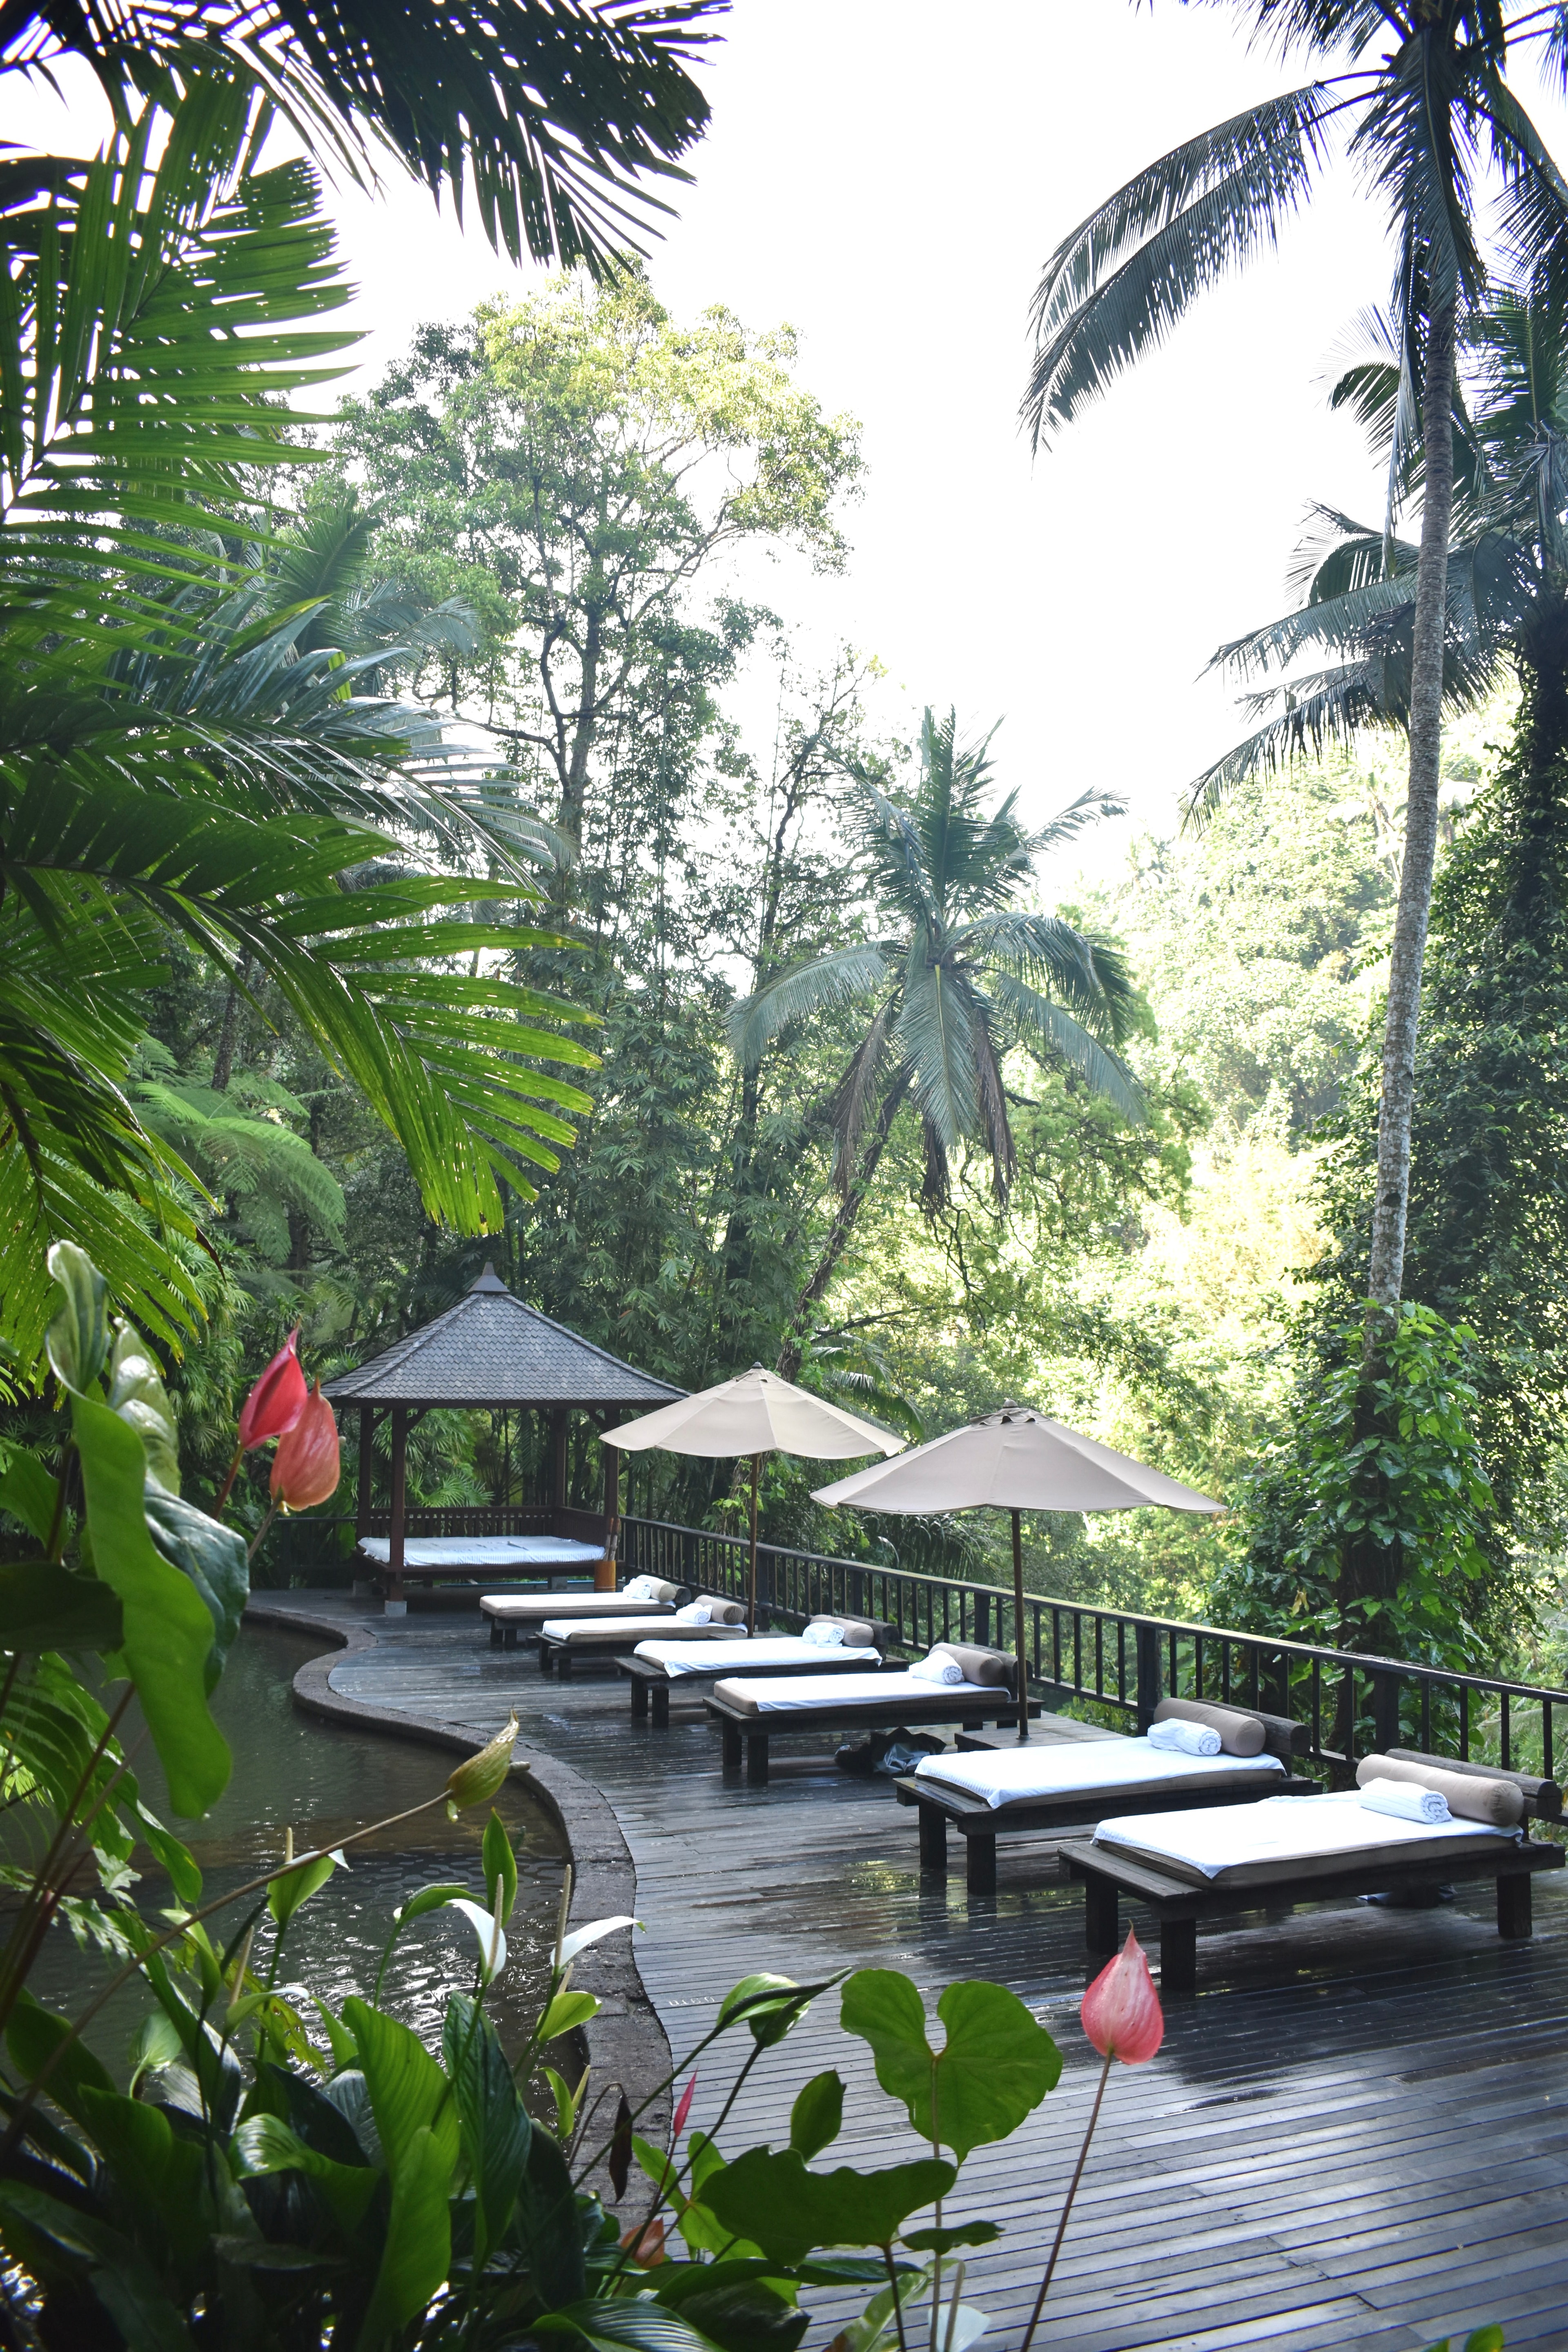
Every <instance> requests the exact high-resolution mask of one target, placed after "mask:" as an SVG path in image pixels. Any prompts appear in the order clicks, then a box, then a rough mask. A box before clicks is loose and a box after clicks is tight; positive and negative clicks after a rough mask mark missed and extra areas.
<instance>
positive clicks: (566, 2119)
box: [542, 2066, 587, 2145]
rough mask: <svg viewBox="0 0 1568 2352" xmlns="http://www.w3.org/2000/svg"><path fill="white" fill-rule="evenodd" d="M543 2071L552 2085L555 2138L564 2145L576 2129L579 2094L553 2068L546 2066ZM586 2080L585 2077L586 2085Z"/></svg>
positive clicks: (546, 2079)
mask: <svg viewBox="0 0 1568 2352" xmlns="http://www.w3.org/2000/svg"><path fill="white" fill-rule="evenodd" d="M542 2073H543V2075H544V2079H545V2081H546V2082H547V2083H548V2084H549V2085H550V2096H551V2099H552V2103H553V2105H554V2108H555V2137H556V2138H557V2139H558V2140H560V2141H561V2142H562V2143H563V2145H564V2144H565V2142H566V2141H567V2140H569V2139H570V2138H571V2137H572V2134H573V2132H574V2129H575V2128H576V2123H577V2099H578V2092H577V2091H574V2089H573V2088H572V2085H571V2084H570V2083H568V2082H567V2081H566V2079H565V2077H564V2076H563V2075H561V2074H557V2073H556V2071H555V2069H554V2067H553V2066H546V2067H544V2068H542ZM586 2080H587V2077H586V2076H584V2084H585V2083H586ZM579 2087H581V2086H579Z"/></svg>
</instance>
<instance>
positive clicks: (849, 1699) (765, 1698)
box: [714, 1653, 1007, 1721]
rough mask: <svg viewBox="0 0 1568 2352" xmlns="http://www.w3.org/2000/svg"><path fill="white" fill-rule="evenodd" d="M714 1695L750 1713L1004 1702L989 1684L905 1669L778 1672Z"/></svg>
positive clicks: (720, 1688)
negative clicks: (926, 1679) (937, 1678)
mask: <svg viewBox="0 0 1568 2352" xmlns="http://www.w3.org/2000/svg"><path fill="white" fill-rule="evenodd" d="M753 1654H754V1653H753ZM714 1696H715V1697H716V1698H727V1699H730V1700H732V1701H733V1703H734V1705H735V1706H739V1707H742V1708H744V1710H745V1712H746V1713H747V1714H748V1715H788V1714H790V1713H791V1712H792V1710H799V1709H803V1708H806V1707H813V1706H873V1705H875V1706H881V1705H882V1704H883V1703H884V1702H886V1704H887V1706H889V1707H890V1708H893V1709H895V1710H897V1709H899V1708H903V1709H906V1710H907V1709H908V1708H910V1707H917V1708H925V1709H927V1710H928V1711H929V1709H930V1708H931V1706H933V1705H940V1703H941V1702H942V1700H944V1699H953V1698H984V1699H989V1700H990V1701H991V1702H992V1704H993V1706H997V1707H1005V1706H1006V1705H1007V1693H1006V1692H1005V1690H1001V1689H996V1688H993V1687H992V1686H991V1685H987V1684H983V1683H948V1684H945V1685H944V1684H941V1683H922V1682H921V1681H920V1680H919V1679H918V1677H917V1676H916V1675H907V1674H906V1675H900V1674H885V1675H780V1676H779V1678H778V1680H777V1681H776V1682H756V1683H748V1682H743V1681H741V1682H729V1683H720V1684H719V1685H718V1687H717V1689H716V1690H715V1692H714ZM894 1719H895V1721H896V1720H897V1716H896V1713H895V1717H894ZM929 1719H930V1718H929V1712H928V1720H929ZM938 1720H940V1717H939V1718H938Z"/></svg>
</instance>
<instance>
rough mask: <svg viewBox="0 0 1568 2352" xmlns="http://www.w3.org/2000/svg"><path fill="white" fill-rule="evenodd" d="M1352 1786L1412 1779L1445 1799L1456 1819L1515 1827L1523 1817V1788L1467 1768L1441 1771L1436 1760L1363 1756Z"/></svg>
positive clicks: (1356, 1769) (1504, 1827)
mask: <svg viewBox="0 0 1568 2352" xmlns="http://www.w3.org/2000/svg"><path fill="white" fill-rule="evenodd" d="M1355 1777H1356V1786H1357V1787H1358V1788H1361V1789H1364V1788H1365V1786H1366V1784H1367V1782H1368V1781H1369V1780H1414V1781H1415V1785H1416V1787H1417V1788H1420V1789H1436V1791H1437V1794H1438V1795H1439V1796H1440V1797H1447V1800H1448V1811H1450V1812H1451V1813H1452V1814H1453V1815H1454V1817H1455V1819H1456V1820H1457V1821H1464V1822H1487V1823H1488V1824H1489V1826H1490V1827H1491V1828H1492V1829H1494V1830H1516V1829H1517V1828H1518V1827H1519V1825H1520V1823H1521V1821H1523V1819H1524V1791H1523V1790H1522V1789H1516V1788H1515V1787H1514V1785H1513V1782H1512V1781H1511V1780H1477V1779H1475V1778H1474V1777H1473V1775H1472V1774H1470V1773H1468V1772H1445V1771H1444V1770H1443V1769H1442V1767H1441V1766H1440V1765H1437V1764H1406V1763H1405V1762H1404V1761H1403V1760H1402V1759H1401V1758H1399V1757H1397V1756H1363V1758H1362V1759H1361V1762H1360V1763H1359V1764H1358V1765H1357V1766H1356V1768H1355Z"/></svg>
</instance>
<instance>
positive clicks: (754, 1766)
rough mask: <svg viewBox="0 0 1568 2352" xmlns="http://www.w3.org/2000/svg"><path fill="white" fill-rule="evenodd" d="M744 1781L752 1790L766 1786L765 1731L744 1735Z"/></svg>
mask: <svg viewBox="0 0 1568 2352" xmlns="http://www.w3.org/2000/svg"><path fill="white" fill-rule="evenodd" d="M746 1779H747V1780H748V1782H749V1783H750V1785H751V1786H752V1788H753V1789H765V1788H766V1787H767V1785H768V1735H767V1733H766V1732H765V1731H748V1732H747V1734H746Z"/></svg>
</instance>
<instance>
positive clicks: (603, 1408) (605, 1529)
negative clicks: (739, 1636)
mask: <svg viewBox="0 0 1568 2352" xmlns="http://www.w3.org/2000/svg"><path fill="white" fill-rule="evenodd" d="M683 1393H684V1391H682V1390H680V1389H677V1388H672V1387H671V1386H670V1385H669V1383H668V1381H658V1380H655V1379H654V1378H653V1376H652V1374H651V1373H648V1372H639V1371H638V1370H637V1369H636V1367H635V1366H634V1365H631V1364H624V1363H623V1362H622V1361H621V1360H620V1358H619V1357H618V1356H612V1355H611V1354H610V1353H609V1352H608V1350H607V1349H604V1348H596V1347H595V1346H594V1344H593V1342H592V1341H591V1340H589V1339H580V1338H579V1337H578V1335H577V1333H576V1332H575V1331H569V1330H567V1328H566V1327H565V1326H564V1324H561V1323H554V1322H552V1320H551V1318H550V1317H549V1316H548V1315H542V1314H540V1312H539V1310H538V1308H537V1307H529V1306H527V1305H525V1304H524V1302H523V1301H522V1300H521V1298H518V1297H514V1296H513V1294H512V1293H511V1292H510V1290H509V1289H508V1288H507V1286H506V1285H505V1283H504V1282H502V1281H501V1279H500V1276H499V1275H498V1274H497V1273H496V1270H495V1268H494V1266H493V1265H487V1266H486V1267H485V1270H484V1272H483V1274H481V1275H480V1276H479V1280H478V1281H477V1282H476V1283H474V1284H473V1285H472V1286H471V1287H470V1288H469V1289H468V1291H467V1292H466V1293H465V1294H464V1296H463V1297H461V1298H460V1299H459V1300H458V1304H457V1305H456V1307H448V1308H447V1312H446V1314H445V1315H437V1318H436V1319H435V1321H434V1322H431V1323H426V1324H425V1325H423V1326H422V1328H420V1329H419V1330H417V1331H411V1332H409V1333H408V1335H407V1337H406V1338H405V1339H399V1340H397V1341H396V1342H395V1344H394V1345H393V1346H392V1347H390V1348H388V1349H385V1351H384V1353H383V1354H381V1355H379V1356H374V1357H372V1359H371V1360H370V1361H369V1362H368V1363H366V1364H361V1365H360V1366H359V1367H358V1369H357V1370H354V1371H352V1372H343V1373H342V1374H340V1376H339V1377H338V1379H336V1380H335V1381H329V1382H328V1384H327V1389H326V1394H327V1396H328V1397H329V1399H330V1400H331V1402H332V1404H333V1405H335V1406H336V1407H337V1408H338V1409H339V1410H340V1411H348V1412H357V1413H358V1414H359V1514H358V1518H357V1520H356V1523H355V1535H356V1537H357V1538H358V1541H359V1544H360V1547H361V1558H362V1560H363V1563H364V1565H365V1566H366V1568H367V1569H372V1570H375V1571H377V1572H378V1573H379V1574H380V1575H381V1576H383V1577H384V1580H385V1586H386V1605H387V1609H388V1611H389V1612H401V1611H402V1610H403V1609H404V1608H405V1605H406V1604H405V1598H404V1583H405V1577H407V1578H409V1579H419V1580H425V1579H426V1578H428V1579H431V1580H437V1579H450V1578H453V1577H458V1578H463V1579H468V1578H472V1577H475V1576H484V1577H486V1578H488V1579H489V1580H491V1581H497V1582H505V1581H510V1580H513V1579H514V1578H515V1577H517V1576H524V1577H526V1576H529V1575H530V1574H540V1573H543V1574H547V1575H550V1574H551V1572H552V1570H558V1569H561V1568H565V1567H572V1568H576V1569H577V1570H578V1571H579V1572H581V1570H582V1569H583V1568H584V1567H586V1566H590V1565H591V1566H592V1567H593V1570H594V1581H595V1586H596V1587H597V1588H599V1589H600V1590H602V1591H613V1590H614V1587H615V1581H616V1538H617V1535H618V1531H619V1524H620V1459H619V1456H618V1454H616V1452H615V1450H614V1449H613V1448H612V1447H609V1446H606V1447H605V1448H604V1455H605V1487H604V1507H603V1509H602V1510H601V1511H584V1510H574V1509H572V1508H571V1507H569V1506H568V1503H567V1499H566V1471H567V1442H566V1441H567V1419H568V1416H569V1415H570V1414H571V1413H574V1412H586V1413H589V1414H591V1415H592V1416H593V1417H594V1419H595V1421H596V1423H598V1426H599V1427H600V1428H601V1429H603V1428H605V1426H607V1425H608V1423H611V1422H614V1421H621V1420H624V1419H625V1418H626V1415H627V1414H628V1413H639V1412H650V1411H651V1410H652V1409H653V1408H654V1407H655V1406H657V1405H661V1404H668V1403H670V1402H673V1401H674V1400H675V1399H677V1398H679V1396H681V1395H682V1394H683ZM454 1409H455V1410H458V1411H468V1412H538V1413H542V1414H543V1415H545V1416H546V1417H547V1422H548V1427H549V1433H550V1443H549V1448H548V1462H549V1474H550V1475H549V1486H550V1492H549V1496H548V1498H541V1499H537V1500H534V1501H532V1502H528V1503H521V1504H514V1503H505V1504H498V1505H495V1506H493V1507H485V1508H478V1509H476V1508H472V1507H464V1508H458V1509H441V1510H414V1511H410V1510H409V1509H408V1507H407V1501H406V1496H407V1445H408V1432H409V1430H410V1429H411V1428H412V1427H413V1425H414V1423H416V1421H417V1420H418V1419H419V1418H420V1416H421V1415H422V1414H424V1413H426V1412H437V1411H449V1410H454ZM381 1413H388V1414H390V1415H391V1420H392V1494H391V1508H390V1509H389V1510H386V1511H375V1510H373V1509H372V1508H371V1504H370V1496H371V1491H372V1480H373V1470H374V1455H373V1450H372V1449H373V1444H374V1431H375V1423H376V1417H377V1415H378V1414H381ZM543 1538H553V1539H554V1540H553V1543H551V1542H546V1541H543V1540H542V1539H543ZM367 1543H369V1544H370V1545H371V1546H372V1549H371V1551H369V1552H367V1551H366V1550H365V1546H366V1545H367ZM552 1551H559V1552H560V1553H561V1554H562V1557H561V1558H560V1559H554V1558H552ZM378 1554H379V1555H382V1557H379V1558H378V1557H376V1555H378ZM551 1580H553V1577H552V1575H551Z"/></svg>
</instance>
